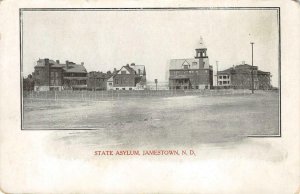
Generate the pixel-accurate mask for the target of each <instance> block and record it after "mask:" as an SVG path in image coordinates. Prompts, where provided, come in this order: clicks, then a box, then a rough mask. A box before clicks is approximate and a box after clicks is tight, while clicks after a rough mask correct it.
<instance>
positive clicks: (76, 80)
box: [33, 59, 87, 91]
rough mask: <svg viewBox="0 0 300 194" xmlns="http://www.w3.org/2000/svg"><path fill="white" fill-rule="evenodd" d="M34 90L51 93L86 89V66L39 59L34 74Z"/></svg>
mask: <svg viewBox="0 0 300 194" xmlns="http://www.w3.org/2000/svg"><path fill="white" fill-rule="evenodd" d="M33 79H34V90H35V91H49V90H62V89H69V88H70V89H76V88H86V86H87V71H86V69H85V67H84V64H83V63H81V64H75V63H73V62H69V61H66V63H65V64H61V63H60V62H59V60H56V61H54V60H49V59H39V60H38V61H37V65H36V66H35V67H34V72H33Z"/></svg>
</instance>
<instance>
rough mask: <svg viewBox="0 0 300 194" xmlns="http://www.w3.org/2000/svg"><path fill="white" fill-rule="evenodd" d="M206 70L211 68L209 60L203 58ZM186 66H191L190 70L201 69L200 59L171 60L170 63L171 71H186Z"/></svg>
mask: <svg viewBox="0 0 300 194" xmlns="http://www.w3.org/2000/svg"><path fill="white" fill-rule="evenodd" d="M203 61H204V69H208V68H209V60H208V58H203ZM184 65H189V69H199V68H200V66H199V59H195V58H190V59H171V61H170V67H169V69H170V70H179V69H184Z"/></svg>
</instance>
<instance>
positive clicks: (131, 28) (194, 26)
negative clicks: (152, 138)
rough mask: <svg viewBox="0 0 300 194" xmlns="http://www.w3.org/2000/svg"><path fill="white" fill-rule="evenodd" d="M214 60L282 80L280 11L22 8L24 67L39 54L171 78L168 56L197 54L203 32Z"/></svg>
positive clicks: (274, 80)
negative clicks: (134, 66) (251, 67)
mask: <svg viewBox="0 0 300 194" xmlns="http://www.w3.org/2000/svg"><path fill="white" fill-rule="evenodd" d="M201 36H202V37H203V40H204V43H205V45H206V46H207V49H208V56H209V60H210V65H213V66H214V70H216V68H215V64H216V60H218V61H219V70H224V69H226V68H229V67H231V66H232V65H237V64H240V63H241V62H242V61H246V63H248V64H251V45H250V42H251V41H253V42H255V44H254V65H257V66H258V67H259V69H260V70H263V71H270V72H271V74H272V75H273V77H272V84H273V86H278V38H279V35H278V20H277V11H276V10H176V11H25V12H23V73H24V76H27V75H28V74H30V73H32V72H33V70H34V65H35V63H36V61H37V60H38V59H39V58H49V59H54V60H56V59H59V60H60V61H61V62H65V61H66V60H69V61H73V62H76V63H80V62H84V63H85V67H86V69H87V71H104V72H106V71H108V70H112V69H113V68H117V69H119V68H120V67H121V66H123V65H126V64H127V63H132V62H134V63H136V64H137V65H145V66H146V72H147V79H148V80H149V81H152V80H153V79H155V78H157V79H158V80H159V81H163V80H167V79H168V78H167V77H166V71H167V69H168V61H169V60H170V59H173V58H193V57H194V56H195V48H196V47H197V46H198V44H199V40H200V37H201Z"/></svg>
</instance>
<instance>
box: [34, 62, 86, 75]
mask: <svg viewBox="0 0 300 194" xmlns="http://www.w3.org/2000/svg"><path fill="white" fill-rule="evenodd" d="M49 64H50V65H51V67H57V68H63V70H64V71H65V72H68V73H86V72H87V71H86V68H85V67H84V66H83V65H79V64H75V63H73V62H69V65H68V66H69V67H68V68H67V65H66V64H61V63H57V62H56V61H54V60H51V59H50V60H49ZM35 67H45V59H39V60H38V61H37V65H36V66H35Z"/></svg>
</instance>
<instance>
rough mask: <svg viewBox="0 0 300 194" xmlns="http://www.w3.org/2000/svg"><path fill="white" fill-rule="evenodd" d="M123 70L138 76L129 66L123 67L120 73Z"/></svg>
mask: <svg viewBox="0 0 300 194" xmlns="http://www.w3.org/2000/svg"><path fill="white" fill-rule="evenodd" d="M123 68H125V69H126V70H127V71H128V72H129V73H130V74H136V73H135V70H134V69H133V68H131V67H130V66H128V65H125V66H123V67H122V68H121V69H120V70H119V71H121V70H122V69H123Z"/></svg>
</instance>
